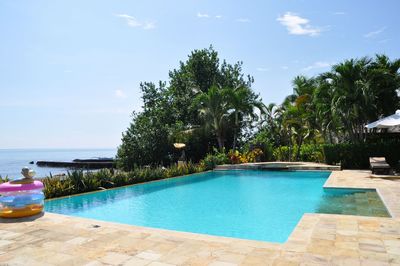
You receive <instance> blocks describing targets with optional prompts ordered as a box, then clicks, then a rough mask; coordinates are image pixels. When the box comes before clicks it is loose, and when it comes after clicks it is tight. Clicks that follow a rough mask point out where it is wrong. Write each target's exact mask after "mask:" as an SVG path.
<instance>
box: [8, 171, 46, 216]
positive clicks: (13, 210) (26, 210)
mask: <svg viewBox="0 0 400 266" xmlns="http://www.w3.org/2000/svg"><path fill="white" fill-rule="evenodd" d="M21 174H22V175H23V176H24V178H22V179H19V180H14V181H10V182H7V183H3V184H0V217H3V218H20V217H26V216H32V215H35V214H38V213H40V212H42V210H43V204H44V195H43V192H42V190H43V183H42V182H40V181H37V180H33V177H34V176H35V172H34V171H32V170H29V168H26V167H24V168H22V172H21Z"/></svg>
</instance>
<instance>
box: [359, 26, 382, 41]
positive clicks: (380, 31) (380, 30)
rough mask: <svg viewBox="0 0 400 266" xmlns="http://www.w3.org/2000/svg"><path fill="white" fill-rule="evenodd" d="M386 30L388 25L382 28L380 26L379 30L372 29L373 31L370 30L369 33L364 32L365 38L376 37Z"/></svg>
mask: <svg viewBox="0 0 400 266" xmlns="http://www.w3.org/2000/svg"><path fill="white" fill-rule="evenodd" d="M385 30H386V27H382V28H380V29H378V30H375V31H371V32H368V33H366V34H364V37H365V38H375V37H376V36H377V35H379V34H381V33H382V32H384V31H385Z"/></svg>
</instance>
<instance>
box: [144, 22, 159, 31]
mask: <svg viewBox="0 0 400 266" xmlns="http://www.w3.org/2000/svg"><path fill="white" fill-rule="evenodd" d="M155 27H156V23H155V22H145V23H144V25H143V29H145V30H152V29H154V28H155Z"/></svg>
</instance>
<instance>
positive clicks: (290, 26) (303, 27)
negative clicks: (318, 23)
mask: <svg viewBox="0 0 400 266" xmlns="http://www.w3.org/2000/svg"><path fill="white" fill-rule="evenodd" d="M277 20H278V21H279V22H280V23H281V24H282V25H283V26H285V27H286V29H287V30H288V31H289V34H293V35H308V36H317V35H319V34H320V33H321V29H319V28H316V27H313V26H311V25H310V21H309V20H308V19H306V18H302V17H300V16H298V15H296V14H294V13H291V12H286V13H285V14H284V15H283V16H280V17H278V18H277Z"/></svg>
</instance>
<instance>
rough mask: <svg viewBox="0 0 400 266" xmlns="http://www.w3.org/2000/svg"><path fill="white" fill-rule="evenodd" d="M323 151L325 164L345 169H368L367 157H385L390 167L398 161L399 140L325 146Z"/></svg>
mask: <svg viewBox="0 0 400 266" xmlns="http://www.w3.org/2000/svg"><path fill="white" fill-rule="evenodd" d="M323 150H324V154H325V162H326V163H327V164H337V163H341V165H342V168H345V169H368V168H369V157H385V158H386V161H387V162H388V163H389V164H390V166H392V167H398V164H399V160H400V140H390V141H379V142H374V143H342V144H327V145H324V146H323Z"/></svg>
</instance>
